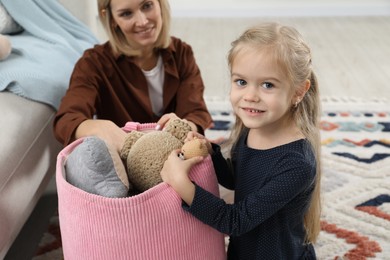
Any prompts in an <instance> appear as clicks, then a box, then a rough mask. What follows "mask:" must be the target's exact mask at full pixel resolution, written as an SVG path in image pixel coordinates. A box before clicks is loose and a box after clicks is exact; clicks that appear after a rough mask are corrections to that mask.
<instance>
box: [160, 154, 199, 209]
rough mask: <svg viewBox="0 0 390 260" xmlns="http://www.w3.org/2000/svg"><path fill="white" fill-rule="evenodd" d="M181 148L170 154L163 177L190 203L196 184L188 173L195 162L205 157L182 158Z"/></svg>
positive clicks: (163, 170) (162, 173)
mask: <svg viewBox="0 0 390 260" xmlns="http://www.w3.org/2000/svg"><path fill="white" fill-rule="evenodd" d="M179 152H180V150H174V151H172V152H171V154H170V155H169V156H168V159H167V160H166V161H165V163H164V166H163V168H162V170H161V178H162V180H163V181H164V182H166V183H168V184H169V185H170V186H171V187H172V188H173V189H174V190H175V191H176V192H177V193H178V194H179V196H180V197H181V198H182V199H183V200H184V201H185V202H186V203H187V204H188V205H191V204H192V200H193V198H194V195H195V185H194V184H193V183H192V182H191V180H190V178H189V177H188V174H189V172H190V170H191V168H192V166H194V165H195V164H197V163H199V162H201V161H202V160H203V157H201V156H199V157H194V158H191V159H188V160H182V159H180V158H179V157H178V154H179Z"/></svg>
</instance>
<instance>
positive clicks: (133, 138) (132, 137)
mask: <svg viewBox="0 0 390 260" xmlns="http://www.w3.org/2000/svg"><path fill="white" fill-rule="evenodd" d="M143 135H144V133H141V132H137V131H131V132H130V133H128V134H127V136H126V139H125V143H124V144H123V147H122V149H121V152H120V155H121V158H122V160H126V159H127V156H128V155H129V151H130V149H131V147H132V146H133V144H134V143H135V142H137V140H138V139H140V138H141V137H142V136H143Z"/></svg>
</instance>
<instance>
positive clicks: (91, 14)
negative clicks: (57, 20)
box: [59, 0, 105, 40]
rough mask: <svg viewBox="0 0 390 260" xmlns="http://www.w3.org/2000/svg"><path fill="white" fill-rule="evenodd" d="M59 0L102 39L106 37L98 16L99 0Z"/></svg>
mask: <svg viewBox="0 0 390 260" xmlns="http://www.w3.org/2000/svg"><path fill="white" fill-rule="evenodd" d="M59 2H60V3H61V4H62V5H63V6H65V7H66V8H67V9H68V10H69V11H70V12H71V13H72V14H73V15H74V16H76V17H77V18H78V19H79V20H80V21H81V22H83V23H85V24H86V25H87V26H88V27H89V28H90V29H91V31H92V32H93V33H94V34H95V35H96V36H97V37H98V38H99V39H100V40H103V39H105V36H104V34H102V30H101V26H100V21H99V18H98V10H97V0H59Z"/></svg>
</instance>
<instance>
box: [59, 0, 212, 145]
mask: <svg viewBox="0 0 390 260" xmlns="http://www.w3.org/2000/svg"><path fill="white" fill-rule="evenodd" d="M98 9H99V17H100V20H101V22H102V24H103V26H104V28H105V31H106V32H107V35H108V37H109V40H108V41H107V42H106V43H103V44H100V45H96V46H94V48H92V49H89V50H87V51H86V52H85V53H84V55H83V56H82V57H81V58H80V59H79V61H78V62H77V64H76V65H75V68H74V71H73V74H72V77H71V80H70V85H69V90H68V91H67V93H66V95H65V96H64V98H63V100H62V102H61V106H60V108H59V110H58V113H57V115H56V118H55V122H54V132H55V136H56V138H57V139H58V140H59V141H60V142H62V143H63V144H64V145H67V144H69V143H70V142H72V141H73V140H75V139H78V138H80V137H85V136H91V135H94V136H97V137H100V138H101V139H103V140H104V141H106V142H107V143H109V144H110V145H112V146H113V147H115V148H116V149H117V150H120V148H121V147H122V145H123V142H124V138H125V133H124V132H123V131H122V130H121V128H120V127H122V126H124V125H125V123H126V122H129V121H134V122H140V123H149V122H157V123H158V125H159V126H160V128H163V127H164V125H165V124H166V123H167V122H168V121H169V120H170V119H171V118H176V117H179V118H182V119H186V120H187V121H188V122H189V123H190V125H191V127H192V129H193V130H194V131H198V132H200V133H202V132H203V131H204V130H205V129H206V128H207V127H209V125H210V124H211V116H210V114H209V112H208V110H207V108H206V105H205V102H204V99H203V92H204V85H203V81H202V78H201V74H200V70H199V68H198V66H197V64H196V62H195V58H194V55H193V52H192V48H191V46H189V45H188V44H186V43H185V42H183V41H181V40H180V39H178V38H175V37H173V36H170V34H169V33H170V32H169V28H170V10H169V4H168V0H98Z"/></svg>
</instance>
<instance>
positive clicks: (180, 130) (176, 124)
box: [164, 119, 191, 143]
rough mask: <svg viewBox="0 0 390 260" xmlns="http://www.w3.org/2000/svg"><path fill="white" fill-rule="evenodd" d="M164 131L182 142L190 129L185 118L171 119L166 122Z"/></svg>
mask: <svg viewBox="0 0 390 260" xmlns="http://www.w3.org/2000/svg"><path fill="white" fill-rule="evenodd" d="M164 131H166V132H169V133H171V134H172V135H173V136H174V137H176V138H177V139H179V140H180V141H181V142H182V143H184V140H185V139H186V138H187V134H188V133H189V132H190V131H191V126H190V125H189V124H188V123H187V122H186V121H185V120H181V119H173V120H170V121H169V122H168V124H167V126H166V127H165V130H164Z"/></svg>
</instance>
